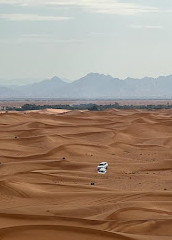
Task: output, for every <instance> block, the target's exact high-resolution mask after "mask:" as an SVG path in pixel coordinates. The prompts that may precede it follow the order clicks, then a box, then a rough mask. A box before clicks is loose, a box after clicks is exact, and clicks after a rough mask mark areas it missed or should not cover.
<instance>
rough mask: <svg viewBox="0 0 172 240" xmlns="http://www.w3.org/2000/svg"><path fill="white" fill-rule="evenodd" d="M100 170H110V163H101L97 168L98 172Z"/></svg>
mask: <svg viewBox="0 0 172 240" xmlns="http://www.w3.org/2000/svg"><path fill="white" fill-rule="evenodd" d="M100 168H105V169H107V168H108V163H107V162H101V163H99V165H98V166H97V170H99V169H100Z"/></svg>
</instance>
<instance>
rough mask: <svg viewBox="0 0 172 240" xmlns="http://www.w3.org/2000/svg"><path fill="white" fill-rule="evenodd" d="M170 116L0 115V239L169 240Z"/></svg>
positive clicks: (171, 198) (171, 214) (108, 113)
mask: <svg viewBox="0 0 172 240" xmlns="http://www.w3.org/2000/svg"><path fill="white" fill-rule="evenodd" d="M171 114H172V112H171V111H170V110H169V111H152V112H151V111H150V112H147V111H129V110H128V111H121V110H120V111H118V110H111V111H106V112H88V111H86V112H79V111H71V112H63V111H61V112H58V111H52V110H49V111H42V112H40V111H36V112H32V111H31V112H25V113H15V112H13V113H10V112H9V113H1V114H0V161H1V165H0V240H12V239H14V240H31V239H33V240H57V239H62V240H92V239H94V240H104V239H107V240H108V239H109V240H111V239H113V240H117V239H119V240H171V239H172V115H171ZM101 161H108V162H109V168H108V171H107V174H105V175H100V174H97V170H96V167H97V165H98V163H99V162H101ZM91 182H94V183H95V185H91Z"/></svg>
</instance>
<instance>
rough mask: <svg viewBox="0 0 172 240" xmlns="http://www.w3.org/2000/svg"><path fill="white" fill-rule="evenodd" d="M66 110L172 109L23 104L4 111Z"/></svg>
mask: <svg viewBox="0 0 172 240" xmlns="http://www.w3.org/2000/svg"><path fill="white" fill-rule="evenodd" d="M47 108H49V109H66V110H90V111H103V110H108V109H147V110H158V109H172V105H170V104H167V105H153V104H151V105H119V103H117V102H115V103H114V104H107V105H97V104H93V103H88V104H76V105H69V104H65V105H63V104H59V105H36V104H24V105H23V106H22V107H19V108H17V107H7V108H6V110H15V111H27V110H43V109H47Z"/></svg>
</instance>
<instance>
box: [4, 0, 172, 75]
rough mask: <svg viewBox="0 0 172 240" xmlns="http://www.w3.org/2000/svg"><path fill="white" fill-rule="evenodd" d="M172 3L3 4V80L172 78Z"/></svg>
mask: <svg viewBox="0 0 172 240" xmlns="http://www.w3.org/2000/svg"><path fill="white" fill-rule="evenodd" d="M171 63H172V0H130V1H129V0H0V79H3V78H9V79H10V78H38V79H44V78H47V77H48V78H49V77H52V76H54V75H57V76H60V77H64V78H68V79H73V80H74V79H77V78H80V77H81V76H83V75H85V74H87V73H88V72H99V73H104V74H110V75H112V76H114V77H119V78H125V77H128V76H130V77H140V78H141V77H144V76H154V77H155V76H159V75H168V74H172V66H171Z"/></svg>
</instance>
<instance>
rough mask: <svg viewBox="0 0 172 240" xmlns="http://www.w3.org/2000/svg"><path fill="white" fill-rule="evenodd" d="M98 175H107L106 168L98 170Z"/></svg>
mask: <svg viewBox="0 0 172 240" xmlns="http://www.w3.org/2000/svg"><path fill="white" fill-rule="evenodd" d="M98 173H100V174H105V173H106V168H104V167H102V168H99V169H98Z"/></svg>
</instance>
